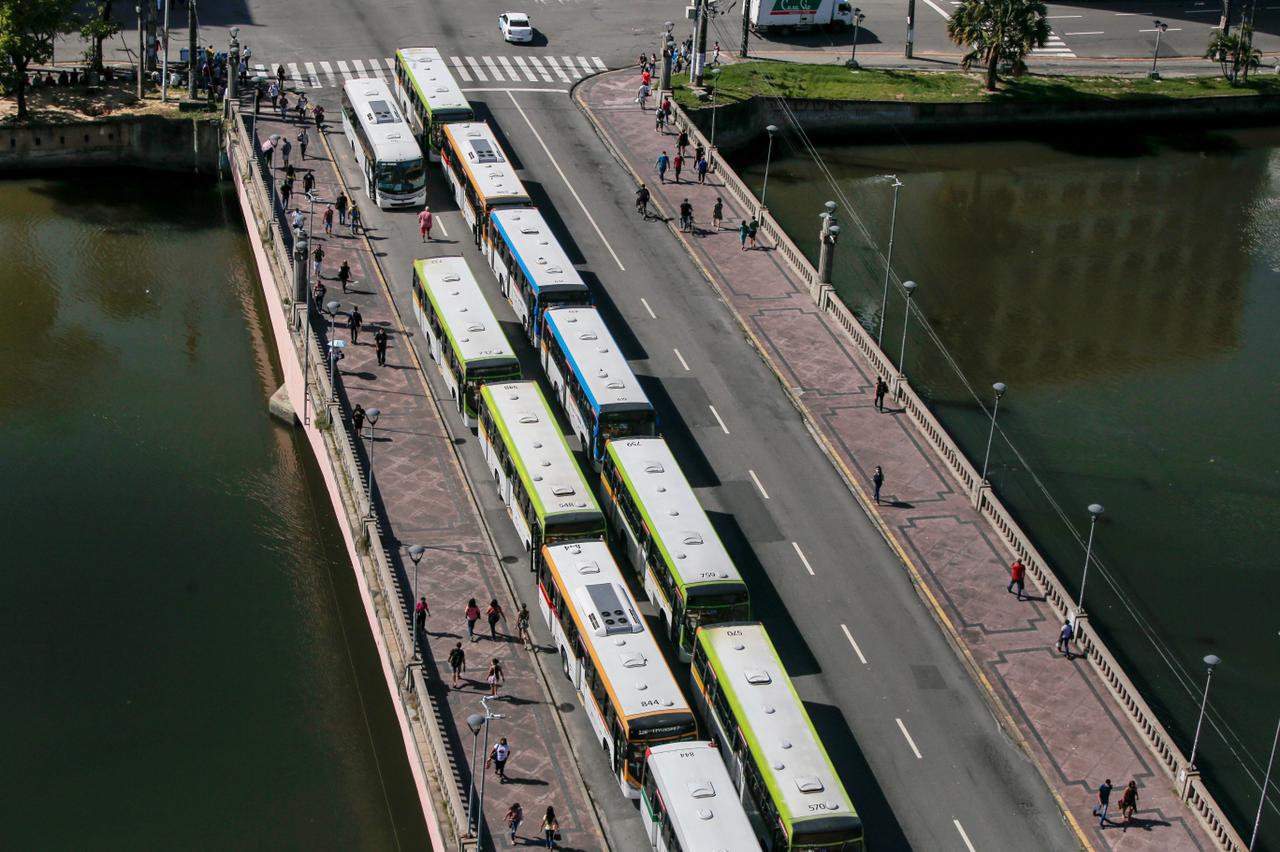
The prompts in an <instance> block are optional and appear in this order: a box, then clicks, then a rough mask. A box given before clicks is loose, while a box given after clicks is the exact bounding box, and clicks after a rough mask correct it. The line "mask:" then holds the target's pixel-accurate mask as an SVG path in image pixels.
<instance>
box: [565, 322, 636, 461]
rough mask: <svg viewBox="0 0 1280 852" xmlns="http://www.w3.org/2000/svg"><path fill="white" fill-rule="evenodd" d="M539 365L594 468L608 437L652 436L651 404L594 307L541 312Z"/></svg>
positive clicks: (602, 456) (602, 455)
mask: <svg viewBox="0 0 1280 852" xmlns="http://www.w3.org/2000/svg"><path fill="white" fill-rule="evenodd" d="M542 324H543V329H542V346H541V351H542V367H543V369H545V370H546V371H547V378H548V379H549V380H550V381H551V389H552V392H553V394H554V396H555V398H556V400H557V401H558V402H559V403H560V406H561V407H562V408H563V409H564V412H565V414H566V415H568V417H569V425H570V426H571V427H572V428H573V431H574V434H576V435H577V436H578V440H579V441H581V442H582V451H583V452H584V453H586V455H587V457H588V458H590V459H591V463H592V464H593V465H594V466H595V468H596V470H599V469H600V465H601V463H602V461H603V459H604V444H605V441H607V440H609V439H610V438H630V437H633V436H640V435H656V434H657V431H658V430H657V422H656V419H655V416H654V412H653V404H652V403H650V402H649V398H648V397H647V396H645V393H644V391H643V390H642V389H641V388H640V382H639V381H638V380H637V379H636V375H635V373H633V372H631V367H630V365H628V364H627V359H626V358H624V357H623V356H622V352H621V351H619V349H618V344H617V343H616V342H615V341H614V339H613V335H611V334H610V333H609V329H608V328H606V327H605V324H604V318H603V317H601V316H600V312H599V311H597V310H596V309H595V308H553V309H551V310H549V311H547V312H546V313H544V314H543V315H542Z"/></svg>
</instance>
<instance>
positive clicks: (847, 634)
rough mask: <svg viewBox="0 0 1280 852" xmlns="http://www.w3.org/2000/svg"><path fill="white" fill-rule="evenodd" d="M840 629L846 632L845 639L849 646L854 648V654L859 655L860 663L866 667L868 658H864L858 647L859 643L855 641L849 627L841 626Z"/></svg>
mask: <svg viewBox="0 0 1280 852" xmlns="http://www.w3.org/2000/svg"><path fill="white" fill-rule="evenodd" d="M840 629H841V630H843V631H844V638H846V639H848V640H849V644H850V645H852V646H853V653H855V654H857V655H858V662H860V663H862V664H863V665H864V666H865V665H866V664H867V658H866V657H864V656H862V649H861V648H859V647H858V643H857V642H855V641H854V640H853V634H852V633H850V632H849V628H848V626H847V625H844V624H841V625H840Z"/></svg>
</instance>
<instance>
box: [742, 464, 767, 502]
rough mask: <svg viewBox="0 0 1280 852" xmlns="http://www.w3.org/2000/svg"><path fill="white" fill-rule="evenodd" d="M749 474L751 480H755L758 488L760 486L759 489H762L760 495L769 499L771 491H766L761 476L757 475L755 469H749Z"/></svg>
mask: <svg viewBox="0 0 1280 852" xmlns="http://www.w3.org/2000/svg"><path fill="white" fill-rule="evenodd" d="M747 475H748V476H750V477H751V481H752V482H754V483H755V484H756V488H759V489H760V496H761V497H764V499H766V500H768V499H769V492H768V491H765V490H764V486H763V485H761V484H760V477H758V476H756V472H755V471H754V470H748V471H747Z"/></svg>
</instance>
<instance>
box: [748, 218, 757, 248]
mask: <svg viewBox="0 0 1280 852" xmlns="http://www.w3.org/2000/svg"><path fill="white" fill-rule="evenodd" d="M759 230H760V222H759V220H758V219H756V217H755V216H752V217H751V221H750V222H748V223H747V242H748V243H750V245H749V246H747V248H752V249H753V248H756V234H757V232H759Z"/></svg>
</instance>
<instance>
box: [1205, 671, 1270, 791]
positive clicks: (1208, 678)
mask: <svg viewBox="0 0 1280 852" xmlns="http://www.w3.org/2000/svg"><path fill="white" fill-rule="evenodd" d="M1220 662H1222V658H1221V657H1219V656H1217V655H1216V654H1209V655H1208V656H1207V657H1205V658H1204V664H1205V667H1206V668H1207V669H1208V671H1206V672H1205V676H1204V696H1203V697H1202V698H1201V699H1200V718H1199V719H1197V720H1196V735H1195V736H1194V737H1192V739H1191V757H1189V758H1187V768H1188V769H1195V768H1196V749H1197V748H1198V747H1199V746H1200V726H1201V725H1203V724H1204V711H1205V708H1206V707H1207V706H1208V705H1209V684H1210V683H1212V682H1213V668H1214V666H1216V665H1218V663H1220ZM1263 792H1264V793H1265V792H1266V791H1265V790H1264V791H1263Z"/></svg>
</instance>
